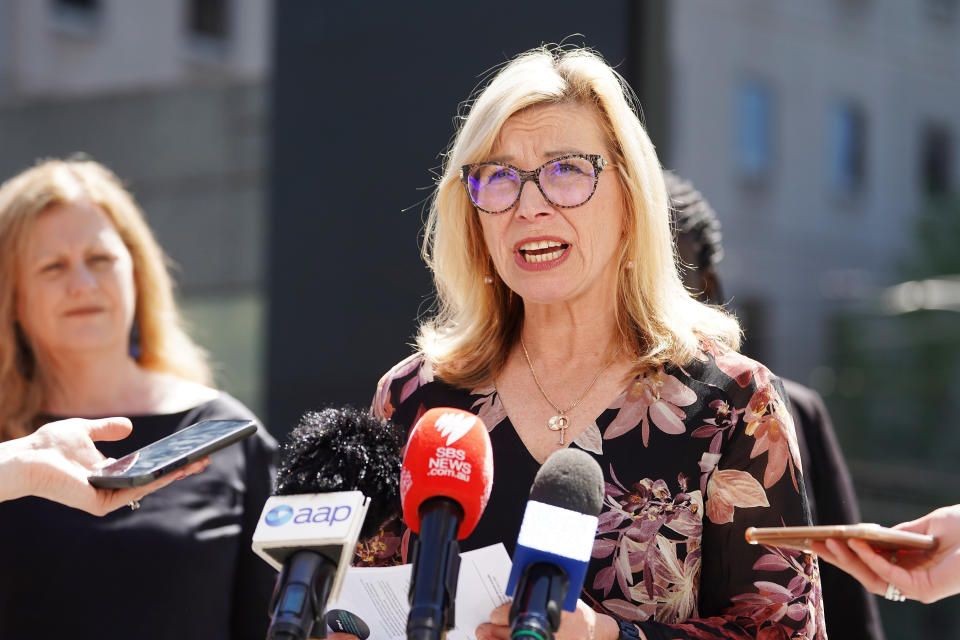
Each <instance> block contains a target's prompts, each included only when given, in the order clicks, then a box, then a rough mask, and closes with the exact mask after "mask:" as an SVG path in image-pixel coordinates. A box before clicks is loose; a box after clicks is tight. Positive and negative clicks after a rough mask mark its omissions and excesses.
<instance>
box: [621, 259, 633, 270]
mask: <svg viewBox="0 0 960 640" xmlns="http://www.w3.org/2000/svg"><path fill="white" fill-rule="evenodd" d="M623 268H624V269H633V260H627V262H626V263H625V264H624V265H623Z"/></svg>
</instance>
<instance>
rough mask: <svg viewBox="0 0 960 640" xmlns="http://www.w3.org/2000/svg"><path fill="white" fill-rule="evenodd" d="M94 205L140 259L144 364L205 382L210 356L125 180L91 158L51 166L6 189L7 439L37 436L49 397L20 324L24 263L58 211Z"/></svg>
mask: <svg viewBox="0 0 960 640" xmlns="http://www.w3.org/2000/svg"><path fill="white" fill-rule="evenodd" d="M80 201H83V202H89V203H91V204H94V205H96V206H98V207H99V208H100V209H101V210H102V211H103V212H104V213H105V214H106V215H107V217H108V218H109V219H110V222H111V223H112V224H113V226H114V227H115V228H116V230H117V233H118V234H119V235H120V237H121V238H122V239H123V242H124V244H125V245H126V247H127V250H128V251H129V252H130V256H131V258H132V261H133V278H134V284H135V286H136V294H137V302H136V312H135V322H136V324H137V326H138V328H139V336H140V357H139V364H140V366H142V367H144V368H146V369H151V370H154V371H162V372H166V373H171V374H173V375H176V376H178V377H181V378H184V379H186V380H191V381H194V382H199V383H201V384H209V383H210V381H211V373H210V366H209V363H208V361H207V355H206V353H205V352H204V351H203V350H202V349H201V348H200V347H198V346H197V345H196V344H195V343H194V342H193V341H192V340H191V339H190V337H189V336H188V335H187V333H186V331H185V330H184V328H183V324H182V319H181V317H180V313H179V311H178V310H177V305H176V301H175V300H174V295H173V281H172V279H171V277H170V274H169V273H168V271H167V266H166V265H167V257H166V255H165V254H164V252H163V249H161V248H160V245H159V244H157V241H156V239H154V237H153V233H152V232H151V231H150V227H149V226H148V225H147V222H146V220H145V219H144V216H143V213H142V212H141V210H140V208H139V207H138V206H137V204H136V202H134V199H133V196H131V195H130V193H129V192H128V191H127V190H126V189H124V187H123V185H122V184H121V182H120V180H119V179H118V178H117V176H116V175H114V174H113V172H111V171H110V170H109V169H107V168H106V167H104V166H103V165H101V164H99V163H97V162H93V161H90V160H48V161H45V162H42V163H40V164H38V165H37V166H35V167H33V168H31V169H27V170H26V171H24V172H22V173H20V174H19V175H17V176H15V177H13V178H11V179H10V180H7V181H6V182H5V183H3V185H0V389H2V392H0V441H2V440H5V439H9V438H11V437H15V436H17V435H24V434H26V433H28V432H29V430H30V428H31V424H30V423H31V422H32V421H33V420H34V419H35V418H36V416H37V414H38V412H39V411H40V410H41V408H42V406H43V403H44V397H43V389H42V386H43V385H42V384H41V379H40V378H41V376H42V372H39V371H36V372H34V371H31V369H32V368H33V366H32V365H33V364H35V363H34V362H33V361H32V354H31V352H30V350H29V346H28V345H27V343H26V339H25V337H24V336H23V334H22V332H21V331H20V329H19V326H18V324H17V318H16V299H15V298H16V281H17V262H18V259H19V255H20V253H21V251H22V250H23V247H24V244H25V243H26V241H27V237H28V234H29V232H30V229H31V228H32V224H33V222H34V221H35V220H36V219H37V218H38V217H39V216H40V215H42V214H43V213H44V212H46V211H48V210H49V209H50V208H51V207H53V206H56V205H60V204H64V203H71V202H80Z"/></svg>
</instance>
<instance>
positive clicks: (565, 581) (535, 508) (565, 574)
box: [507, 449, 604, 640]
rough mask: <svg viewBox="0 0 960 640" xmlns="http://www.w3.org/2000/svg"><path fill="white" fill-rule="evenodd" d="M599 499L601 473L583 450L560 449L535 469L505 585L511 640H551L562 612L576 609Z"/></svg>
mask: <svg viewBox="0 0 960 640" xmlns="http://www.w3.org/2000/svg"><path fill="white" fill-rule="evenodd" d="M603 495H604V491H603V471H602V470H601V469H600V465H599V464H597V461H596V460H594V459H593V458H592V457H591V456H590V454H588V453H586V452H585V451H581V450H579V449H561V450H560V451H557V452H556V453H554V454H553V455H551V456H550V457H549V458H547V461H546V462H544V463H543V466H542V467H540V470H539V471H538V472H537V476H536V478H534V481H533V487H531V489H530V500H529V501H528V502H527V508H526V511H524V514H523V523H522V524H521V525H520V535H519V536H518V537H517V548H516V550H515V551H514V553H513V567H512V568H511V570H510V579H509V580H508V581H507V595H508V596H513V604H512V605H511V607H510V637H511V638H513V639H515V640H520V639H522V640H551V639H552V638H553V633H554V632H555V631H556V630H557V628H558V627H559V626H560V610H561V608H562V609H565V610H567V611H574V610H575V609H576V608H577V599H578V598H579V596H580V589H581V588H582V587H583V579H584V577H585V575H586V573H587V566H588V565H589V564H590V554H591V552H592V551H593V541H594V538H595V536H596V533H597V524H598V519H597V516H598V515H599V514H600V510H601V509H602V508H603Z"/></svg>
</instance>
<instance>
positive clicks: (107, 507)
mask: <svg viewBox="0 0 960 640" xmlns="http://www.w3.org/2000/svg"><path fill="white" fill-rule="evenodd" d="M209 465H210V458H209V457H207V458H203V459H201V460H197V461H196V462H193V463H191V464H189V465H187V466H186V467H184V468H183V469H180V470H179V471H175V472H174V473H170V474H167V475H165V476H163V477H162V478H157V479H156V480H154V481H153V482H151V483H150V484H146V485H144V486H142V487H133V488H130V489H114V490H110V489H99V490H97V493H98V495H99V496H100V501H99V504H98V505H96V507H94V508H91V509H85V510H86V511H89V512H90V513H93V514H94V515H103V514H105V513H109V512H111V511H113V510H115V509H119V508H120V507H123V506H126V505H128V504H130V503H131V502H134V501H137V502H139V501H140V500H142V499H143V498H144V497H146V496H148V495H150V494H151V493H153V492H154V491H156V490H157V489H162V488H163V487H165V486H167V485H168V484H171V483H173V482H176V481H177V480H181V479H183V478H186V477H187V476H190V475H193V474H195V473H200V472H201V471H203V470H204V469H206V468H207V467H208V466H209ZM91 488H92V487H91ZM350 637H352V636H350Z"/></svg>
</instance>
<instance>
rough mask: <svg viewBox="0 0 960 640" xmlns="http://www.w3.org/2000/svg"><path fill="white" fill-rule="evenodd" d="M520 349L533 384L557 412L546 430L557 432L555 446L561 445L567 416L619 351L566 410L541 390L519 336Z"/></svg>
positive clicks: (585, 395)
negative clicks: (557, 438) (558, 436)
mask: <svg viewBox="0 0 960 640" xmlns="http://www.w3.org/2000/svg"><path fill="white" fill-rule="evenodd" d="M520 347H521V348H522V349H523V357H524V359H526V361H527V368H529V369H530V375H531V376H533V382H534V383H535V384H536V385H537V389H540V393H541V395H543V399H544V400H546V401H547V403H548V404H549V405H550V406H551V407H553V409H554V411H556V412H557V414H556V415H555V416H552V417H551V418H550V419H549V420H547V428H548V429H550V431H559V432H560V440H559V441H558V442H557V444H563V443H564V440H563V439H564V435H565V434H566V432H567V427H569V426H570V418H568V417H567V414H568V413H570V412H571V411H573V410H574V409H576V408H577V405H578V404H580V402H581V401H583V399H584V398H586V397H587V394H588V393H590V390H591V389H593V385H595V384H596V383H597V380H599V379H600V374H602V373H603V372H604V371H606V370H607V368H608V367H609V366H610V365H611V364H613V361H614V360H616V359H617V356H618V355H619V354H620V349H617V350H616V351H615V352H614V353H613V356H612V357H611V358H610V359H609V360H608V361H607V363H606V364H605V365H603V367H601V368H600V371H597V375H595V376H594V377H593V380H592V381H591V382H590V384H589V385H587V388H586V390H584V392H583V393H581V394H580V397H579V398H577V399H576V401H575V402H574V403H573V404H571V405H570V406H569V407H567V408H566V409H561V408H560V407H559V406H557V403H555V402H554V401H553V400H551V399H550V396H548V395H547V392H546V391H544V390H543V385H542V384H540V379H539V378H537V372H536V371H534V370H533V363H532V362H531V361H530V354H529V353H527V345H525V344H524V343H523V336H520Z"/></svg>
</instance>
